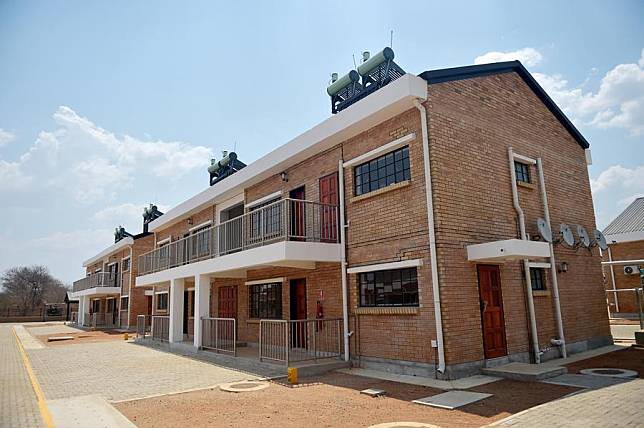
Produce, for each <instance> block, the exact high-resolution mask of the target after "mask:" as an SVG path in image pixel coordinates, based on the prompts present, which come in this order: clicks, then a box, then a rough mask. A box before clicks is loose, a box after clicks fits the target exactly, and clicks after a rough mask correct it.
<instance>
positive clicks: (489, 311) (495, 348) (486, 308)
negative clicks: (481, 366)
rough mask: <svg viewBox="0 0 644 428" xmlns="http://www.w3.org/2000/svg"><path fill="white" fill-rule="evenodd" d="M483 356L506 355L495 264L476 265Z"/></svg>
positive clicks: (499, 275) (497, 272)
mask: <svg viewBox="0 0 644 428" xmlns="http://www.w3.org/2000/svg"><path fill="white" fill-rule="evenodd" d="M478 276H479V297H480V304H481V323H482V328H483V348H484V352H485V358H496V357H502V356H504V355H507V349H506V342H505V319H504V317H503V295H502V294H501V274H500V271H499V267H498V266H495V265H478Z"/></svg>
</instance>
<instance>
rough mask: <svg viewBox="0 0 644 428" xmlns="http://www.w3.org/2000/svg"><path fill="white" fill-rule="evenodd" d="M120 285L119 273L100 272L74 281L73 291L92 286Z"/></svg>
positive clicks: (87, 288)
mask: <svg viewBox="0 0 644 428" xmlns="http://www.w3.org/2000/svg"><path fill="white" fill-rule="evenodd" d="M98 287H119V281H118V275H116V274H114V273H110V272H98V273H94V274H91V275H89V276H86V277H85V278H82V279H79V280H78V281H74V285H73V286H72V293H77V292H79V291H83V290H89V289H90V288H98Z"/></svg>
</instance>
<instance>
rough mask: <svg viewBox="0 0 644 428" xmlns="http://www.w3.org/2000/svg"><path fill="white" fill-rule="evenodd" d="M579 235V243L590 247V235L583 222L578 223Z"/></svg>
mask: <svg viewBox="0 0 644 428" xmlns="http://www.w3.org/2000/svg"><path fill="white" fill-rule="evenodd" d="M577 236H579V244H577V245H581V246H584V247H586V248H588V247H590V236H588V232H586V228H584V226H582V225H581V224H578V225H577Z"/></svg>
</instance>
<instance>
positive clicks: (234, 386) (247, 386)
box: [219, 381, 269, 392]
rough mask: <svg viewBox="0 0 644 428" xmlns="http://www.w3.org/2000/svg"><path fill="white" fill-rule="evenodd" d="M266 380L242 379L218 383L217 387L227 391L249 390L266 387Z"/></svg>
mask: <svg viewBox="0 0 644 428" xmlns="http://www.w3.org/2000/svg"><path fill="white" fill-rule="evenodd" d="M268 385H269V384H268V383H267V382H254V381H242V382H233V383H226V384H223V385H219V389H221V390H222V391H228V392H250V391H259V390H261V389H264V388H268Z"/></svg>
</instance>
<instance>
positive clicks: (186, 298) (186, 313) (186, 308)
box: [183, 290, 190, 334]
mask: <svg viewBox="0 0 644 428" xmlns="http://www.w3.org/2000/svg"><path fill="white" fill-rule="evenodd" d="M189 302H190V292H189V291H188V290H184V292H183V334H188V317H189V315H190V308H189V306H190V305H189Z"/></svg>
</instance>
